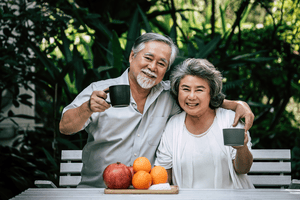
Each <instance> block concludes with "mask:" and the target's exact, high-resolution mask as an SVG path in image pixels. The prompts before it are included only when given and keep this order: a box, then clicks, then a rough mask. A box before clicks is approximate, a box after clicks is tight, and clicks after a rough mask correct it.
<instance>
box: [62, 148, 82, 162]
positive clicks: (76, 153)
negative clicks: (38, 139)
mask: <svg viewBox="0 0 300 200" xmlns="http://www.w3.org/2000/svg"><path fill="white" fill-rule="evenodd" d="M61 160H63V161H69V160H70V161H81V160H82V150H62V151H61Z"/></svg>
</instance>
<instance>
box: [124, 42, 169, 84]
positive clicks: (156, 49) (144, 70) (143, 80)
mask: <svg viewBox="0 0 300 200" xmlns="http://www.w3.org/2000/svg"><path fill="white" fill-rule="evenodd" d="M170 56H171V47H170V46H169V45H167V44H165V43H163V42H158V41H150V42H147V43H145V48H144V49H143V50H141V51H140V52H138V53H137V55H136V56H134V54H133V52H131V54H130V56H129V63H130V70H129V78H130V79H131V80H132V81H134V82H135V83H137V84H138V85H139V86H140V87H142V88H143V89H150V88H152V87H153V86H155V85H157V84H158V83H159V82H161V81H162V79H163V77H164V75H165V73H166V71H167V68H168V66H169V61H170Z"/></svg>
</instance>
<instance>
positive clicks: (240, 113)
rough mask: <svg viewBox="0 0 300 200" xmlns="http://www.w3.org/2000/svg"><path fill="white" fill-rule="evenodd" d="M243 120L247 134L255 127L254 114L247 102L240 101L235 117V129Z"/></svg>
mask: <svg viewBox="0 0 300 200" xmlns="http://www.w3.org/2000/svg"><path fill="white" fill-rule="evenodd" d="M242 118H244V119H245V127H244V128H245V132H247V131H248V130H249V129H250V128H251V127H252V125H253V121H254V114H253V113H252V111H251V108H250V107H249V105H248V104H247V103H246V102H244V101H239V102H238V105H237V107H236V110H235V117H234V122H233V124H232V126H233V127H235V126H236V125H237V124H238V122H239V119H242Z"/></svg>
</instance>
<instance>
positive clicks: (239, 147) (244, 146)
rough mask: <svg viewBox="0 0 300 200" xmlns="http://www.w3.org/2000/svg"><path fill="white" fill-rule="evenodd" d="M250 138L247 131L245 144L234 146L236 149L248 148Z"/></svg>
mask: <svg viewBox="0 0 300 200" xmlns="http://www.w3.org/2000/svg"><path fill="white" fill-rule="evenodd" d="M248 140H249V138H248V134H247V133H245V137H244V145H243V146H232V148H235V149H241V148H248V147H247V143H248Z"/></svg>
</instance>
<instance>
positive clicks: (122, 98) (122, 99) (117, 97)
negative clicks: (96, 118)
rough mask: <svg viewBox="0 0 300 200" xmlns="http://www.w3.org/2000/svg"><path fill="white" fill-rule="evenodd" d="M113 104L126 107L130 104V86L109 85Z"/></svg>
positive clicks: (116, 106)
mask: <svg viewBox="0 0 300 200" xmlns="http://www.w3.org/2000/svg"><path fill="white" fill-rule="evenodd" d="M109 97H110V102H108V103H111V105H112V106H113V107H115V108H119V107H126V106H129V104H130V86H129V85H112V86H110V87H109Z"/></svg>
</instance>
